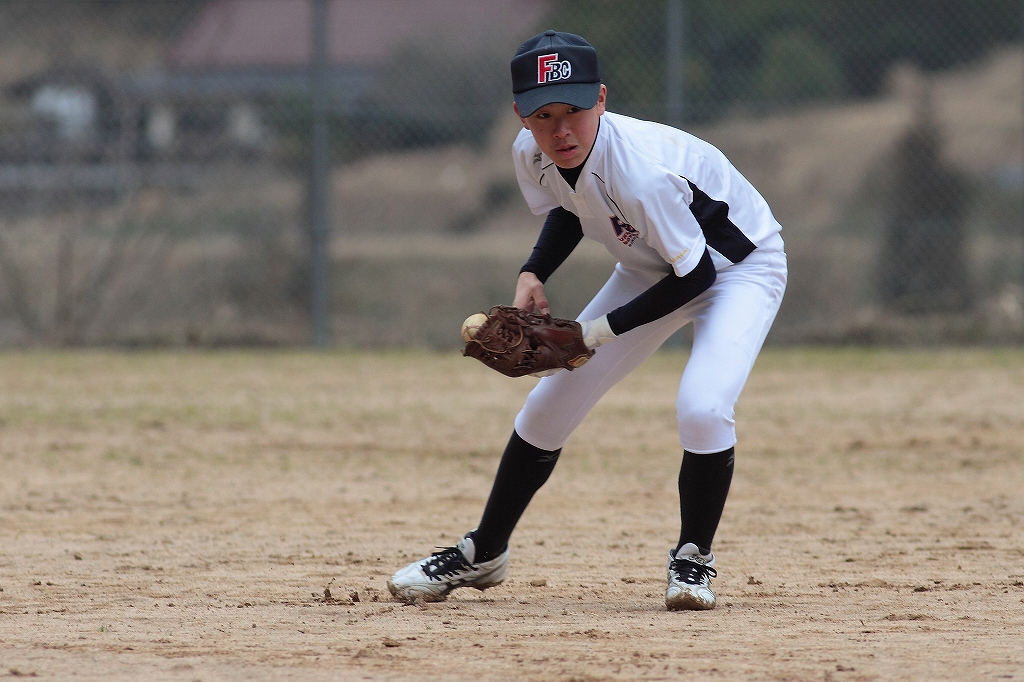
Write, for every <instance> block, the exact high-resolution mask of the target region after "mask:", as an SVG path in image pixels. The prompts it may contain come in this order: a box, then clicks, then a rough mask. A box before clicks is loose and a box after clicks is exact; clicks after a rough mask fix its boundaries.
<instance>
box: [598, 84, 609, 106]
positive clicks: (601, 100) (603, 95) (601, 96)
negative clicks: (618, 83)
mask: <svg viewBox="0 0 1024 682" xmlns="http://www.w3.org/2000/svg"><path fill="white" fill-rule="evenodd" d="M607 103H608V88H606V87H605V86H604V83H601V89H600V90H599V91H598V93H597V107H598V111H599V112H600V113H602V114H603V113H604V109H605V105H606V104H607Z"/></svg>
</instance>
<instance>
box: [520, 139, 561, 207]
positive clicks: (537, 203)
mask: <svg viewBox="0 0 1024 682" xmlns="http://www.w3.org/2000/svg"><path fill="white" fill-rule="evenodd" d="M512 160H513V162H514V165H515V169H516V180H518V181H519V190H520V191H521V192H522V193H523V198H524V199H526V203H527V205H528V206H529V207H530V210H531V211H532V212H533V214H534V215H544V214H546V213H548V212H549V211H550V210H551V209H553V208H558V207H559V206H561V204H560V203H559V201H558V198H557V197H556V196H555V193H554V192H552V191H551V187H550V185H549V184H548V182H546V180H547V181H549V179H548V178H547V172H548V171H554V165H553V164H552V165H550V166H549V167H548V168H544V164H545V163H548V164H550V163H551V162H550V161H547V160H546V159H545V158H544V156H543V155H542V154H541V153H540V150H539V149H538V148H537V145H536V143H535V142H534V141H533V136H532V135H531V134H530V131H528V130H522V131H520V133H519V137H517V138H516V141H515V144H514V145H513V147H512Z"/></svg>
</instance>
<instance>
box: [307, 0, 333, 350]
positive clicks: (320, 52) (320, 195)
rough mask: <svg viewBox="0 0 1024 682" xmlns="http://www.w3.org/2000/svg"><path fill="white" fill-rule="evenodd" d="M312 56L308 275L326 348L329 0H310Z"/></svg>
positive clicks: (316, 341) (318, 342) (318, 338)
mask: <svg viewBox="0 0 1024 682" xmlns="http://www.w3.org/2000/svg"><path fill="white" fill-rule="evenodd" d="M312 3H313V25H312V36H313V54H312V64H311V67H312V68H311V78H310V95H311V100H312V108H313V124H312V128H313V129H312V136H311V143H310V144H311V147H312V148H311V150H310V152H311V153H310V168H309V189H308V191H309V275H310V293H311V300H312V306H311V311H310V312H311V316H312V322H313V338H312V341H313V346H314V347H316V348H324V347H325V346H326V345H327V336H328V330H327V327H328V319H327V285H328V259H327V241H328V236H329V234H330V198H331V148H330V133H329V130H328V127H327V113H328V101H327V97H328V89H327V60H328V56H327V11H328V6H329V4H330V0H312Z"/></svg>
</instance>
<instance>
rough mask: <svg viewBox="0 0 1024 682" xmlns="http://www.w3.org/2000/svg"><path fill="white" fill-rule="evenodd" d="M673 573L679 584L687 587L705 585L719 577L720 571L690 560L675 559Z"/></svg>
mask: <svg viewBox="0 0 1024 682" xmlns="http://www.w3.org/2000/svg"><path fill="white" fill-rule="evenodd" d="M672 572H673V573H674V574H675V576H676V579H677V580H679V582H681V583H686V584H687V585H703V584H704V583H706V582H708V581H710V580H711V578H714V577H717V576H718V571H716V570H715V569H714V568H712V567H711V566H705V565H704V564H699V563H697V562H696V561H690V560H689V559H673V560H672Z"/></svg>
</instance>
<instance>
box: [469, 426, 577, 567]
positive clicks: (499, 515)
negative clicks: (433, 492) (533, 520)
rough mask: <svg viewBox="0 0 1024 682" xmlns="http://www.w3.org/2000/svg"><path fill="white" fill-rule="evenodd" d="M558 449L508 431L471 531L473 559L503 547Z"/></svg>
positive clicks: (551, 467) (485, 557)
mask: <svg viewBox="0 0 1024 682" xmlns="http://www.w3.org/2000/svg"><path fill="white" fill-rule="evenodd" d="M561 452H562V450H561V448H559V449H558V450H541V449H540V448H538V447H534V446H532V445H530V444H529V443H527V442H526V441H525V440H523V439H522V437H520V435H519V434H518V433H516V432H515V431H513V432H512V437H511V438H510V439H509V441H508V445H507V446H505V453H504V454H503V455H502V456H501V463H500V464H499V465H498V473H497V475H495V477H494V486H493V487H492V488H491V496H490V497H489V498H488V499H487V505H486V506H485V507H484V513H483V517H482V518H481V519H480V525H479V526H477V528H476V530H475V531H474V532H473V542H474V544H475V545H476V561H487V560H489V559H493V558H494V557H496V556H498V555H499V554H501V553H502V552H504V551H505V547H506V546H507V545H508V539H509V538H510V537H512V531H513V530H514V529H515V527H516V524H517V523H519V517H520V516H522V515H523V512H524V511H526V506H527V505H528V504H530V500H531V499H533V494H534V493H535V492H537V491H538V490H539V489H540V487H541V486H542V485H544V483H545V482H546V481H547V480H548V476H550V475H551V472H552V470H554V468H555V463H556V462H557V461H558V455H559V453H561Z"/></svg>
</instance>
